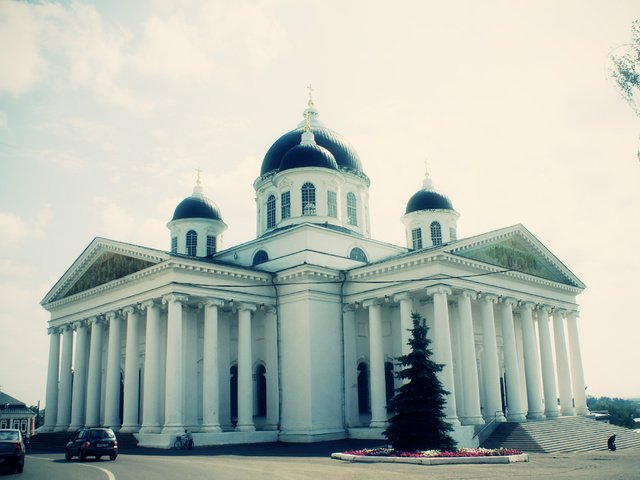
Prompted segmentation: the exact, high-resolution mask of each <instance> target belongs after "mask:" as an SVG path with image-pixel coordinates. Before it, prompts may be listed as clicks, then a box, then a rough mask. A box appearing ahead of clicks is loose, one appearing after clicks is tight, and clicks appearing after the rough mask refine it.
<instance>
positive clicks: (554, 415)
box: [544, 410, 560, 418]
mask: <svg viewBox="0 0 640 480" xmlns="http://www.w3.org/2000/svg"><path fill="white" fill-rule="evenodd" d="M544 415H545V416H546V417H547V418H558V417H559V416H560V412H558V410H552V411H550V412H547V411H545V412H544Z"/></svg>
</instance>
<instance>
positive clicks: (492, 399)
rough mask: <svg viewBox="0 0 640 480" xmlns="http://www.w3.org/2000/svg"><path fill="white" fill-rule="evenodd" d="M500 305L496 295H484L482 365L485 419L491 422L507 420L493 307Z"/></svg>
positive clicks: (482, 307)
mask: <svg viewBox="0 0 640 480" xmlns="http://www.w3.org/2000/svg"><path fill="white" fill-rule="evenodd" d="M495 303H498V297H497V296H495V295H483V296H482V297H481V299H480V309H481V310H480V311H481V315H482V340H483V343H484V350H483V351H482V364H483V368H484V390H485V392H486V401H487V405H486V409H487V411H486V412H485V415H484V419H485V421H487V422H490V421H492V420H494V419H495V421H496V422H504V421H506V418H505V417H504V414H503V412H502V400H501V398H500V365H499V363H498V343H497V337H496V324H495V317H494V314H493V305H494V304H495Z"/></svg>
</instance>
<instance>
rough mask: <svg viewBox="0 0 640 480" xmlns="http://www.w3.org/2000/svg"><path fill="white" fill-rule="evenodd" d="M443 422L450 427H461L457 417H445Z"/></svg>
mask: <svg viewBox="0 0 640 480" xmlns="http://www.w3.org/2000/svg"><path fill="white" fill-rule="evenodd" d="M445 421H446V422H447V423H448V424H449V425H451V426H452V427H459V426H460V425H462V424H461V423H460V420H459V419H458V417H457V416H453V417H447V418H446V419H445Z"/></svg>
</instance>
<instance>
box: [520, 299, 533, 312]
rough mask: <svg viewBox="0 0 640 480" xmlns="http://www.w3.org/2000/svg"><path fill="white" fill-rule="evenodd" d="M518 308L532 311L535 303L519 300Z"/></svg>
mask: <svg viewBox="0 0 640 480" xmlns="http://www.w3.org/2000/svg"><path fill="white" fill-rule="evenodd" d="M520 308H524V309H526V310H532V311H533V309H534V308H536V304H535V303H533V302H529V301H522V302H520Z"/></svg>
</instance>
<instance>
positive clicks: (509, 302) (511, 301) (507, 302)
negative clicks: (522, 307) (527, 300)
mask: <svg viewBox="0 0 640 480" xmlns="http://www.w3.org/2000/svg"><path fill="white" fill-rule="evenodd" d="M501 301H502V303H504V304H505V305H511V307H512V308H513V307H515V306H516V305H518V300H516V299H515V298H513V297H502V300H501Z"/></svg>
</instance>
